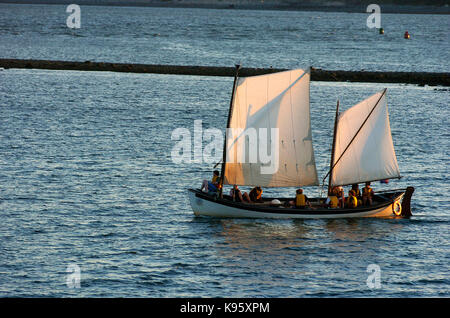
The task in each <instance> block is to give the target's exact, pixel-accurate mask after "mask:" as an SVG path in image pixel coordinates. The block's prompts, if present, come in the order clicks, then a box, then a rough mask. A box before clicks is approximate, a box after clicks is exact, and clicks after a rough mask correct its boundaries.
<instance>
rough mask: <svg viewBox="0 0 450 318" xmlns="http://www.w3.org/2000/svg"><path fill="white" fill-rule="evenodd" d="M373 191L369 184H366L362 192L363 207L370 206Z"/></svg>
mask: <svg viewBox="0 0 450 318" xmlns="http://www.w3.org/2000/svg"><path fill="white" fill-rule="evenodd" d="M372 198H373V189H372V188H371V187H370V182H366V186H365V187H364V188H363V191H362V202H363V205H372Z"/></svg>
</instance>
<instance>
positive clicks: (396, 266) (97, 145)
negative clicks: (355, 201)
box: [0, 5, 450, 297]
mask: <svg viewBox="0 0 450 318" xmlns="http://www.w3.org/2000/svg"><path fill="white" fill-rule="evenodd" d="M56 9H58V10H59V11H62V12H64V9H65V8H64V7H61V6H3V5H2V6H0V16H1V18H0V21H1V23H0V25H1V28H2V30H3V31H2V34H1V35H0V38H1V43H2V45H1V46H0V57H18V58H19V57H21V58H32V57H33V58H55V59H73V60H84V59H91V60H105V61H106V60H109V61H116V60H117V61H126V62H134V61H138V62H149V63H153V62H154V63H163V62H167V63H173V64H181V63H183V64H191V63H192V64H211V65H214V64H216V63H218V64H221V65H226V64H230V63H232V62H233V61H232V60H233V59H234V57H235V56H238V55H241V53H242V52H244V49H245V51H247V50H248V49H249V47H251V46H252V44H249V43H247V42H246V41H243V40H242V39H240V38H235V39H232V38H230V39H228V40H226V41H223V42H224V45H223V46H224V50H223V51H222V50H220V49H217V51H215V50H214V49H212V50H211V51H209V49H206V48H212V47H214V46H216V45H219V43H218V42H220V38H221V37H223V38H226V37H228V36H229V35H227V32H226V30H223V29H221V28H218V29H215V30H214V33H215V34H216V37H215V36H213V35H211V36H210V38H209V39H208V38H207V37H206V34H209V33H210V32H211V33H212V32H213V31H212V30H213V29H212V27H211V26H210V25H203V23H199V22H198V21H203V19H205V16H210V21H217V20H220V19H223V21H225V20H226V19H225V17H224V16H226V15H231V14H233V15H239V16H240V19H241V20H242V19H244V18H245V19H247V20H245V21H248V23H245V27H244V28H250V26H251V25H254V24H255V23H257V20H259V19H257V17H259V16H265V15H266V16H268V17H270V18H271V19H273V21H277V20H279V22H278V25H277V28H278V29H282V28H287V27H288V26H285V24H286V23H287V22H286V21H285V18H284V17H285V16H286V15H299V16H304V17H312V16H314V14H318V15H330V16H334V15H335V16H337V17H342V16H345V17H348V19H349V20H350V22H351V21H353V22H352V23H355V22H354V21H357V20H358V19H360V17H361V16H362V15H361V16H360V15H358V14H343V13H339V14H337V13H336V14H334V13H326V14H325V13H311V12H309V13H301V12H276V11H267V12H266V11H233V10H231V11H226V10H186V11H185V10H182V9H153V8H145V9H143V8H138V9H137V8H100V7H90V8H87V9H86V10H85V11H87V15H89V12H90V10H93V11H92V16H95V17H98V15H100V16H101V13H99V12H106V13H105V14H108V15H111V16H114V15H115V16H117V17H119V16H121V17H122V19H124V20H123V21H121V25H122V26H121V27H118V26H117V29H115V30H116V31H114V29H113V30H111V31H107V30H106V29H107V28H106V27H103V32H111V37H110V38H109V39H108V38H107V37H106V36H105V33H103V34H97V35H95V34H94V33H95V32H94V31H93V30H89V28H88V26H89V22H88V21H85V25H83V24H82V29H80V30H79V31H80V32H87V33H86V35H85V36H84V38H83V37H74V36H73V35H70V34H69V33H70V32H73V31H68V30H66V29H65V28H64V25H63V26H61V28H60V29H59V31H56V30H55V29H54V28H53V27H52V25H53V23H54V22H52V21H55V20H54V19H56V18H52V15H51V14H49V12H50V13H51V12H54V10H56ZM5 10H7V11H8V10H9V11H8V16H6V14H4V12H6V11H5ZM82 10H83V9H82ZM133 10H134V11H133ZM59 11H58V12H59ZM45 12H47V14H45ZM83 12H84V11H83ZM123 12H133V14H132V15H131V14H124V13H123ZM162 12H163V13H164V14H165V15H166V18H167V19H168V21H171V22H170V23H168V25H160V26H158V28H159V29H158V30H159V31H158V30H156V31H155V33H161V34H167V37H166V38H164V37H163V36H162V35H161V38H162V39H160V38H159V36H156V38H157V39H158V41H160V40H161V41H167V42H166V45H165V46H166V47H168V51H164V50H162V49H161V47H155V49H154V50H153V51H152V50H147V51H145V50H143V49H142V47H140V46H139V40H136V39H133V38H132V37H130V38H128V37H129V34H130V33H131V32H136V33H138V34H141V32H138V30H136V29H135V26H136V24H135V22H133V21H145V20H146V19H147V18H146V17H148V16H150V17H152V19H153V18H154V17H159V19H162V16H160V14H162ZM94 13H95V14H94ZM14 14H15V15H16V16H15V19H12V18H11V16H12V15H14ZM97 14H98V15H97ZM170 14H171V15H180V16H185V17H186V18H185V19H188V20H185V21H184V23H183V21H182V20H181V19H179V20H177V21H174V20H170V19H169V18H168V16H170ZM27 15H28V16H34V17H35V19H36V20H39V19H38V18H39V17H43V16H47V19H44V20H43V21H42V22H41V25H40V27H39V28H35V27H34V26H33V25H32V24H31V23H30V24H28V25H25V26H24V25H23V24H21V23H19V22H18V21H21V20H20V19H21V17H22V18H23V17H24V16H27ZM277 15H279V19H277ZM393 17H394V18H396V19H397V21H399V20H403V21H408V17H409V16H407V15H399V16H395V15H393ZM414 17H417V18H418V19H421V18H420V17H421V16H414ZM429 17H430V16H428V18H427V17H423V19H424V20H420V21H427V20H429V21H428V23H427V26H428V27H429V28H433V22H432V21H434V19H436V20H439V19H444V20H442V21H446V20H445V19H448V18H447V17H440V16H431V17H432V18H433V19H429ZM23 19H24V20H27V19H25V18H23ZM148 19H149V20H151V21H153V20H152V19H150V18H148ZM155 19H156V18H155ZM311 19H312V18H311ZM62 20H63V23H65V15H64V14H63V18H62ZM328 20H329V21H331V20H332V19H328ZM328 20H327V21H328ZM27 21H28V20H27ZM189 21H191V23H192V25H193V26H192V27H191V28H186V30H185V31H182V30H180V29H179V28H178V29H174V30H173V32H169V29H168V28H171V27H172V26H171V25H172V24H171V23H177V24H179V25H185V26H187V25H189ZM384 21H386V19H385V20H384ZM442 21H441V22H442ZM266 22H267V20H266V19H263V20H260V23H261V24H263V25H266ZM350 22H349V21H347V22H345V23H350ZM82 23H83V22H82ZM97 23H99V22H98V21H97ZM127 23H129V26H127ZM327 23H330V22H327ZM340 23H344V22H342V21H341V22H340ZM398 23H400V22H398ZM419 23H420V22H417V23H416V22H415V25H417V24H419ZM148 24H150V22H149V23H148ZM424 24H425V22H424ZM150 25H151V24H150ZM399 25H400V26H402V28H401V29H402V30H403V25H401V24H398V25H397V24H396V25H395V26H396V27H395V28H396V29H400V26H399ZM84 26H86V29H84ZM143 27H144V25H143ZM194 27H195V28H194ZM5 28H8V30H9V31H5ZM155 28H157V27H156V26H155ZM192 28H194V29H196V30H197V31H196V32H191V31H188V30H190V29H192ZM236 28H237V27H236ZM393 28H394V26H393ZM99 29H100V27H99V26H97V30H99ZM278 29H276V30H278ZM328 29H329V30H331V31H330V32H334V33H335V34H338V35H339V32H335V30H334V26H333V24H332V25H331V26H330V25H329V26H328ZM385 29H388V28H387V27H385ZM410 29H411V30H413V29H412V28H410ZM45 30H46V31H45ZM276 30H273V34H272V35H271V34H270V32H268V31H267V29H266V31H265V32H262V31H258V32H260V33H258V34H259V35H249V36H250V37H251V39H250V42H252V43H254V45H255V46H259V47H263V46H264V45H268V46H269V49H268V50H265V51H262V50H261V51H259V50H256V49H255V51H253V52H247V53H245V55H243V53H242V55H243V57H244V58H245V59H246V62H248V63H249V64H252V63H253V64H252V65H255V66H266V64H265V63H266V62H264V61H269V60H270V61H271V63H273V65H274V67H278V66H280V67H285V66H292V65H294V62H293V61H295V60H296V58H297V56H296V54H295V53H293V51H290V50H285V48H287V47H288V45H287V44H284V45H285V47H284V48H283V49H282V50H280V51H277V50H278V48H276V47H275V46H276V44H273V45H272V44H271V42H270V41H265V43H263V41H262V40H261V38H260V36H262V35H264V36H267V37H268V38H271V37H272V38H273V37H275V36H276V34H277V32H278V31H276ZM361 30H362V31H361ZM361 30H360V31H361V32H364V33H365V34H366V35H369V34H370V35H373V32H371V31H366V30H364V26H361ZM440 30H442V26H441V28H440ZM409 31H410V30H409ZM58 32H60V33H61V34H59V35H58ZM74 32H78V31H74ZM91 32H92V33H91ZM115 32H117V33H115ZM308 32H310V35H309V37H310V38H309V40H308V41H312V40H311V39H312V38H314V37H316V41H317V43H316V44H317V45H319V44H318V43H319V42H321V45H322V46H323V47H326V49H324V50H332V46H333V45H332V44H331V41H330V39H329V38H327V37H325V38H324V37H323V34H322V33H321V32H319V31H317V30H316V31H314V30H309V31H308ZM346 32H347V31H346ZM410 32H411V31H410ZM14 33H17V34H14ZM282 33H283V32H282ZM285 33H286V34H287V35H286V36H287V37H293V36H295V33H298V32H297V31H296V30H292V31H286V32H285ZM411 33H412V32H411ZM444 33H445V32H444ZM274 34H275V35H274ZM196 35H198V36H196ZM355 36H356V37H358V36H361V35H355ZM59 37H61V38H65V39H67V40H68V41H69V42H67V43H72V44H74V43H77V44H78V45H77V46H76V49H74V50H70V45H69V44H67V43H66V44H64V43H60V42H59V40H58V38H59ZM276 37H278V36H276ZM49 38H52V39H53V42H51V41H47V40H48V39H49ZM26 39H28V40H30V43H29V45H25V44H24V42H21V41H27V40H26ZM31 39H33V41H31ZM80 39H83V40H80ZM320 39H322V40H320ZM71 41H74V42H71ZM280 41H281V40H280ZM372 41H373V43H374V44H375V45H381V46H383V45H384V44H380V43H378V42H377V41H375V40H372ZM381 41H384V40H381ZM391 41H393V42H395V41H394V40H392V39H391ZM414 41H415V39H414ZM417 41H419V40H417ZM423 41H425V40H423ZM426 41H428V40H426ZM429 41H431V40H429ZM434 41H435V42H433V43H434V45H436V47H435V49H436V50H435V51H433V50H430V51H429V52H428V56H427V57H424V58H422V57H420V58H418V60H417V61H418V62H417V63H412V64H411V65H409V62H407V61H406V60H407V58H405V57H402V58H400V57H398V56H397V55H401V54H400V53H399V52H398V50H397V48H392V50H391V52H390V53H389V54H390V56H391V58H390V59H386V57H385V56H384V55H383V54H382V53H380V54H377V53H375V52H378V51H379V50H374V51H373V52H374V56H369V57H368V59H370V60H371V61H372V62H371V63H373V64H371V65H372V68H374V69H385V67H386V63H388V64H389V65H391V66H393V65H396V69H402V70H410V69H416V70H417V69H423V68H426V67H431V66H432V65H434V66H435V70H437V69H447V70H448V65H447V63H448V62H447V60H448V59H447V60H444V57H445V54H448V53H446V52H444V51H440V53H439V49H440V48H441V49H443V48H444V47H445V45H448V44H446V43H441V42H440V41H439V40H437V39H436V40H434ZM231 42H233V43H234V45H235V46H236V47H239V48H238V49H237V50H236V51H233V50H232V49H231V46H228V44H229V43H231ZM431 42H432V41H431ZM167 43H172V44H173V45H174V46H172V47H171V48H170V46H169V45H167ZM175 43H178V44H180V45H181V44H183V45H186V46H185V48H184V50H186V51H185V52H186V54H185V55H183V54H181V53H180V52H181V51H180V50H181V48H180V46H177V45H175ZM189 43H202V45H203V46H202V47H196V48H194V49H192V47H190V46H189V45H187V44H189ZM283 43H284V42H283ZM408 43H414V42H413V41H411V42H408ZM278 44H279V43H278ZM310 44H311V43H308V44H306V45H310ZM145 45H148V43H147V42H146V44H145ZM311 45H312V47H314V44H311ZM342 45H343V46H355V47H358V45H359V44H358V41H357V40H354V39H349V40H347V41H344V44H342ZM408 45H410V44H408ZM430 45H431V44H430ZM194 46H195V45H194ZM299 47H301V48H299ZM417 47H418V45H417ZM417 47H416V49H418V48H417ZM14 48H16V49H17V51H14ZM19 49H20V50H19ZM197 49H198V50H203V51H202V52H203V55H202V54H200V55H197V54H195V52H197V53H198V51H196V50H197ZM240 50H243V51H240ZM291 50H304V51H306V48H305V47H302V45H299V46H298V47H293V48H291ZM19 51H20V53H19ZM342 51H345V50H342ZM14 52H15V53H14ZM133 52H135V54H133ZM209 52H210V54H209ZM328 52H329V51H328ZM408 52H412V53H411V54H412V55H411V56H413V55H414V54H415V53H414V52H416V53H417V52H418V51H414V50H411V51H408ZM113 53H114V54H113ZM325 53H326V52H322V53H320V54H312V53H311V54H310V55H309V58H311V59H316V58H317V60H315V61H316V62H317V61H320V59H321V57H320V56H321V54H324V56H323V61H324V63H329V64H320V63H319V64H317V63H315V65H321V66H324V67H325V66H327V67H328V66H330V67H331V66H332V67H336V68H338V67H341V66H342V67H346V66H354V67H355V68H359V67H360V65H359V64H358V63H356V64H352V60H354V59H356V60H358V61H362V59H361V58H360V55H361V54H363V53H361V52H359V53H358V51H355V50H353V51H352V52H347V51H345V53H342V54H343V55H342V59H340V58H339V57H336V58H333V57H332V56H330V55H329V54H328V55H329V56H328V58H325V55H326V54H325ZM434 54H437V55H438V56H435V57H433V55H434ZM244 58H243V59H242V60H244ZM219 62H220V63H219ZM291 63H292V64H291ZM363 64H364V63H363ZM364 65H366V64H364ZM361 66H362V64H361ZM349 68H350V67H349ZM231 86H232V78H220V77H195V76H193V77H191V76H173V75H152V74H125V73H109V72H104V73H103V72H102V73H99V72H98V73H95V72H74V71H43V70H14V69H11V70H0V101H1V103H0V212H1V215H2V223H1V225H0V256H1V257H0V259H1V261H0V296H3V297H5V296H19V297H21V296H30V297H37V296H50V297H184V296H193V297H371V296H373V297H426V296H428V297H429V296H431V297H449V296H450V280H449V273H450V270H449V265H448V264H449V262H450V254H449V251H450V244H449V224H450V220H449V217H448V213H449V207H450V204H449V203H448V198H447V196H446V193H449V191H450V186H449V183H448V180H449V163H450V162H449V161H450V160H449V149H450V147H449V146H450V145H449V135H450V132H449V130H448V127H449V119H448V118H449V115H450V114H449V110H448V104H449V92H448V91H447V90H443V89H442V88H434V87H428V86H425V87H418V86H413V85H397V84H395V85H394V84H381V83H380V84H367V83H327V82H312V84H311V112H312V114H311V115H312V119H311V120H312V125H313V141H314V147H315V155H316V161H317V166H318V170H319V177H321V176H324V175H325V173H326V170H327V167H328V164H329V162H328V160H329V148H330V143H331V133H332V132H331V131H332V125H333V118H334V109H335V103H336V99H337V98H339V99H340V101H341V107H342V108H343V109H345V108H347V107H349V106H351V105H353V104H355V103H356V102H358V101H359V100H361V99H363V98H365V97H367V96H369V95H371V94H373V93H375V92H377V91H380V90H381V89H382V88H384V87H387V88H388V104H389V111H390V120H391V129H392V135H393V139H394V145H395V149H396V154H397V158H398V161H399V165H400V171H401V173H402V175H403V178H402V179H400V180H398V181H394V180H393V181H391V182H390V183H389V185H388V186H386V185H381V184H378V183H374V188H375V189H379V190H383V189H386V188H400V187H405V186H407V185H412V186H414V187H415V188H416V192H415V193H414V196H413V201H412V209H413V214H414V216H413V217H412V218H411V219H352V220H350V219H343V220H304V221H292V220H237V219H229V220H228V219H205V218H195V217H194V216H193V213H192V211H191V209H190V206H189V202H188V199H187V195H186V190H185V189H186V188H188V187H193V186H200V183H201V181H202V179H204V178H209V177H210V171H211V169H212V167H211V165H210V164H205V163H193V164H174V163H173V162H172V160H171V150H172V147H173V146H174V142H173V141H172V140H171V138H170V137H171V133H172V131H173V130H174V129H176V128H180V127H185V128H188V129H189V130H190V131H191V132H193V123H194V120H199V119H201V120H202V121H203V126H204V128H207V127H218V128H223V127H225V125H226V115H227V111H228V104H229V98H230V91H231ZM291 191H292V189H281V190H277V191H274V190H272V191H269V190H266V191H265V193H268V194H283V195H292V193H291ZM305 191H306V193H307V195H310V196H314V195H317V194H318V191H319V189H318V188H307V189H305ZM71 264H76V265H77V266H79V268H80V270H81V277H80V278H81V280H80V288H69V286H68V285H67V284H66V280H67V278H68V275H69V273H67V272H66V270H67V268H68V266H69V265H71ZM370 264H375V265H378V266H379V268H380V270H381V272H380V275H381V276H380V282H381V288H378V289H372V288H370V287H369V286H368V285H367V279H368V276H369V275H370V273H368V272H367V267H368V266H369V265H370Z"/></svg>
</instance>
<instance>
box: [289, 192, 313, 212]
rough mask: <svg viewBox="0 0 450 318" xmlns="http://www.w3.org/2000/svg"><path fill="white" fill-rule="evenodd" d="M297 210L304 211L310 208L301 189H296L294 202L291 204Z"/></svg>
mask: <svg viewBox="0 0 450 318" xmlns="http://www.w3.org/2000/svg"><path fill="white" fill-rule="evenodd" d="M292 203H293V205H294V206H295V207H296V208H297V209H304V208H306V207H311V203H310V202H309V199H308V197H307V196H306V195H304V194H303V189H298V190H297V191H296V195H295V201H294V202H292Z"/></svg>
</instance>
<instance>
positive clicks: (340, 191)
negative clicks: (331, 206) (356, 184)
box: [334, 187, 345, 208]
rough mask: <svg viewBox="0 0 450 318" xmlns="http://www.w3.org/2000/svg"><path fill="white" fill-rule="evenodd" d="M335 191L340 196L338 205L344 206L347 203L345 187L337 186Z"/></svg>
mask: <svg viewBox="0 0 450 318" xmlns="http://www.w3.org/2000/svg"><path fill="white" fill-rule="evenodd" d="M334 192H335V193H336V196H337V198H338V201H339V202H338V207H339V208H343V207H344V205H345V196H344V188H343V187H336V188H335V189H334Z"/></svg>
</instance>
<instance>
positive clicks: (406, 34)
mask: <svg viewBox="0 0 450 318" xmlns="http://www.w3.org/2000/svg"><path fill="white" fill-rule="evenodd" d="M403 37H404V38H405V39H409V38H410V35H409V33H408V31H406V32H405V35H404V36H403Z"/></svg>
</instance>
